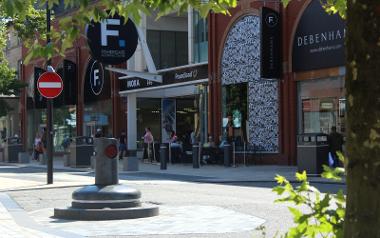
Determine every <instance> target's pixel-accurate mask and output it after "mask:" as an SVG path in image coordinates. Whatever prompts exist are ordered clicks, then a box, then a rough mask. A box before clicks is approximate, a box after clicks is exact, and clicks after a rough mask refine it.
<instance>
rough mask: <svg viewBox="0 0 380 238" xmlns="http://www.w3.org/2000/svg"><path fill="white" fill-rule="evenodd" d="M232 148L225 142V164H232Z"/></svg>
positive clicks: (227, 165)
mask: <svg viewBox="0 0 380 238" xmlns="http://www.w3.org/2000/svg"><path fill="white" fill-rule="evenodd" d="M231 157H232V148H231V145H230V144H227V143H226V144H224V166H226V167H229V166H231Z"/></svg>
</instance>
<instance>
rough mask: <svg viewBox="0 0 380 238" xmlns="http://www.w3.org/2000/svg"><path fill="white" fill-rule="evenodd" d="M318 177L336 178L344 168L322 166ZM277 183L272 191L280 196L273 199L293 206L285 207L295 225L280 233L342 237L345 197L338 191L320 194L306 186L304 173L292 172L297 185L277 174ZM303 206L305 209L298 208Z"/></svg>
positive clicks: (289, 236)
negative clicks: (320, 175)
mask: <svg viewBox="0 0 380 238" xmlns="http://www.w3.org/2000/svg"><path fill="white" fill-rule="evenodd" d="M324 170H325V172H324V173H323V174H322V177H324V178H328V179H334V180H340V179H341V176H342V174H343V173H344V170H343V169H342V168H335V169H331V168H329V167H327V166H324ZM275 179H276V181H277V183H278V184H279V185H278V186H277V187H275V188H273V191H274V192H276V193H277V194H278V195H280V196H282V197H281V198H279V199H277V200H276V201H275V202H290V203H293V204H294V205H295V206H296V207H291V206H290V207H288V209H289V211H290V212H291V213H292V215H293V220H294V223H295V224H296V226H295V227H292V228H290V229H289V231H288V232H287V233H286V234H285V235H284V237H286V238H299V237H310V238H314V237H337V238H340V237H343V223H344V215H345V209H346V198H345V196H344V194H343V191H342V190H339V192H338V193H337V194H330V193H326V194H322V193H321V192H320V191H319V190H318V189H317V188H315V187H313V186H311V185H310V183H309V182H308V179H307V175H306V172H305V171H303V173H296V180H297V181H298V182H300V183H301V184H300V185H299V186H297V187H294V186H293V185H292V184H291V183H290V182H289V181H288V180H287V179H286V178H285V177H283V176H280V175H277V176H276V178H275ZM300 207H302V209H305V210H306V211H307V212H303V211H301V210H300Z"/></svg>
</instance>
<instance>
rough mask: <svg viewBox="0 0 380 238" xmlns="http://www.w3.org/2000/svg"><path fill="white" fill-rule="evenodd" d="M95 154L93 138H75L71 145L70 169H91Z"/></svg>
mask: <svg viewBox="0 0 380 238" xmlns="http://www.w3.org/2000/svg"><path fill="white" fill-rule="evenodd" d="M93 154H94V139H93V138H92V137H89V136H78V137H74V138H73V140H72V142H71V144H70V167H90V166H91V156H92V155H93Z"/></svg>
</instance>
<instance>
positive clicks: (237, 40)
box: [221, 15, 260, 85]
mask: <svg viewBox="0 0 380 238" xmlns="http://www.w3.org/2000/svg"><path fill="white" fill-rule="evenodd" d="M221 63H222V65H221V66H222V67H221V70H222V75H221V76H222V84H223V85H228V84H235V83H243V82H252V80H259V79H260V18H259V17H258V16H253V15H247V16H244V17H242V18H241V19H240V20H239V21H238V22H237V23H236V24H235V25H234V26H233V27H232V28H231V29H230V32H229V33H228V35H227V40H226V42H225V45H224V51H223V56H222V62H221Z"/></svg>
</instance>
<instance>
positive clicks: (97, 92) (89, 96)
mask: <svg viewBox="0 0 380 238" xmlns="http://www.w3.org/2000/svg"><path fill="white" fill-rule="evenodd" d="M109 98H111V81H110V78H109V73H107V72H106V71H104V67H103V65H102V64H101V63H100V62H98V61H96V60H93V59H90V61H89V62H88V65H87V69H86V77H85V82H84V102H85V103H87V102H96V101H99V100H106V99H109Z"/></svg>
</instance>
